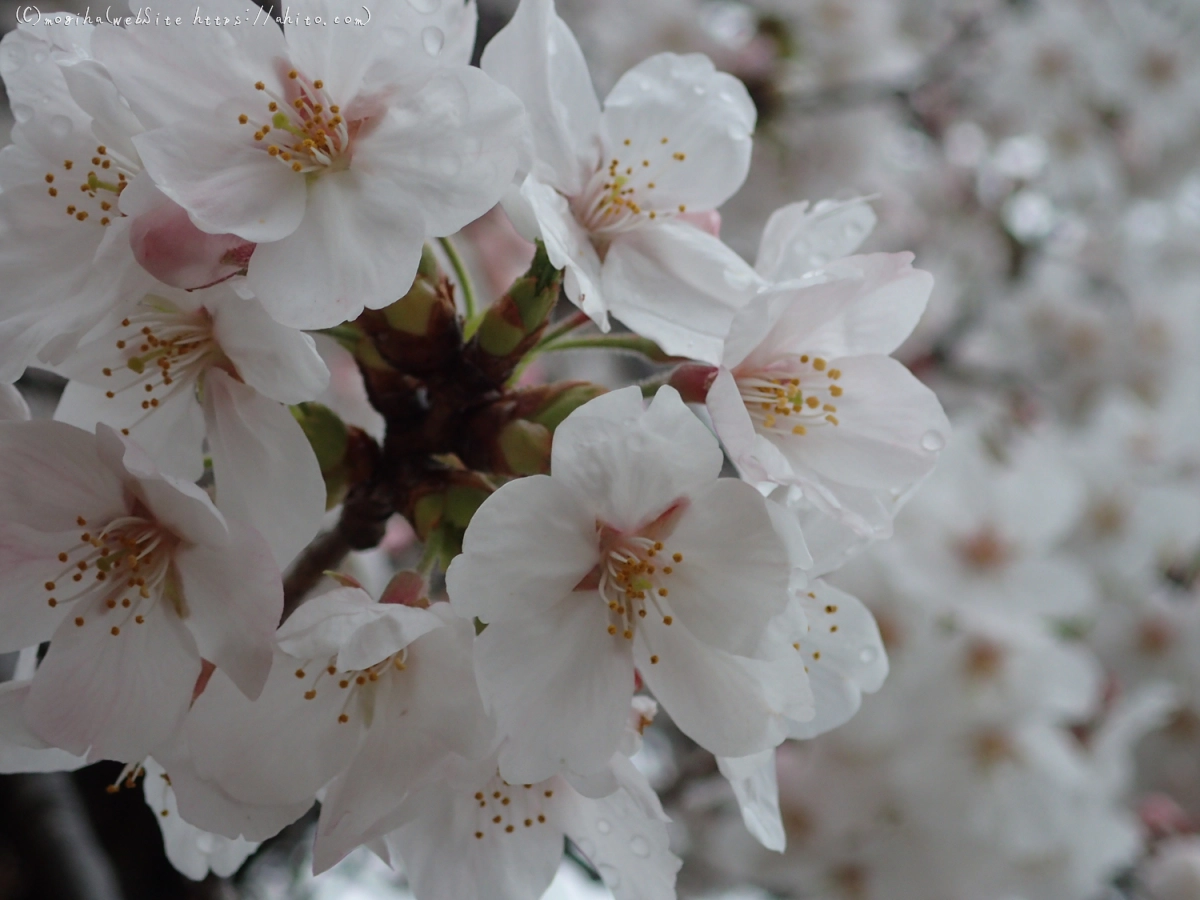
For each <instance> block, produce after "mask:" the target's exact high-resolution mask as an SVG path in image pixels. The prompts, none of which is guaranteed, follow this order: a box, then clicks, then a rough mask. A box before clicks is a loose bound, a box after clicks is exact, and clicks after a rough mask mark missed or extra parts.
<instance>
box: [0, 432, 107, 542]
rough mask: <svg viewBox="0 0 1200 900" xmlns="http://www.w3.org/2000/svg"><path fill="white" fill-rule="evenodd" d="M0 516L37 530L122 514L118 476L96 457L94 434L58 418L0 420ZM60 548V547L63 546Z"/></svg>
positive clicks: (65, 526)
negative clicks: (28, 420)
mask: <svg viewBox="0 0 1200 900" xmlns="http://www.w3.org/2000/svg"><path fill="white" fill-rule="evenodd" d="M0 459H3V460H4V465H3V466H0V521H5V522H20V523H22V524H24V525H28V526H30V527H31V528H36V529H38V530H39V531H57V530H61V529H67V528H72V529H73V528H74V527H75V520H76V518H77V517H79V516H82V517H83V518H84V519H85V520H87V521H88V522H89V523H92V524H98V523H104V522H108V521H109V520H111V519H114V518H116V517H117V516H121V515H124V514H125V510H126V507H125V498H124V497H123V496H122V486H121V481H120V479H119V478H117V477H116V476H115V475H114V474H113V473H112V472H111V471H110V470H109V469H108V468H107V467H106V466H105V465H104V464H103V463H102V462H101V461H100V459H99V458H98V457H97V453H96V439H95V437H93V436H92V435H91V434H88V433H87V432H86V431H82V430H80V429H78V428H73V427H71V426H70V425H64V424H62V423H61V422H44V421H41V422H0ZM64 549H65V548H64Z"/></svg>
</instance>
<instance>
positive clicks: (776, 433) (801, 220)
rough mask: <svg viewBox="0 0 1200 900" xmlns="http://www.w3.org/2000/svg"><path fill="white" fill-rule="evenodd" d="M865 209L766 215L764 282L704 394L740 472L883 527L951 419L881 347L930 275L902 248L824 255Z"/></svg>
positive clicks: (850, 242)
mask: <svg viewBox="0 0 1200 900" xmlns="http://www.w3.org/2000/svg"><path fill="white" fill-rule="evenodd" d="M863 209H866V207H865V206H862V205H861V204H849V205H841V206H838V205H832V206H823V205H821V204H818V206H817V207H816V208H815V209H814V210H813V211H812V212H807V210H806V204H796V205H794V206H792V207H784V208H783V209H780V210H778V211H776V212H775V214H774V215H773V216H772V217H771V220H770V221H769V222H768V223H767V228H766V231H765V232H764V233H763V239H762V245H761V246H760V248H759V262H758V270H759V274H760V275H762V276H763V277H764V278H765V279H767V280H768V281H769V282H770V283H771V284H772V287H771V288H769V289H766V290H764V291H763V292H761V293H760V294H759V295H758V296H757V297H756V298H755V299H754V300H753V301H752V302H751V303H750V304H748V305H747V306H745V307H744V308H743V309H742V310H741V311H740V312H739V313H738V315H737V318H736V319H735V320H734V323H733V326H732V328H731V330H730V333H729V337H728V339H727V341H726V343H725V348H724V353H723V356H722V358H721V367H720V370H719V372H718V373H717V374H716V376H715V378H714V379H713V382H712V386H711V388H710V389H709V391H708V395H707V403H708V409H709V413H710V415H711V416H712V420H713V425H714V427H715V428H716V430H717V434H718V436H719V437H720V438H721V440H722V442H723V443H724V444H725V446H726V448H727V449H728V451H729V453H730V456H731V457H732V458H733V460H734V462H735V463H736V464H737V466H738V468H739V470H740V471H741V472H742V474H743V477H745V478H747V479H749V480H751V481H754V482H762V483H765V484H774V485H783V486H789V487H797V488H799V489H801V491H802V493H803V496H804V497H805V498H807V499H808V500H809V501H810V502H811V503H813V504H815V505H816V506H817V507H818V508H820V509H822V510H824V511H826V512H829V513H831V514H835V515H838V516H840V517H842V518H843V519H844V520H845V521H846V522H847V523H848V524H850V525H851V526H852V527H853V528H854V529H855V530H856V531H859V532H861V533H866V534H873V535H876V536H885V535H886V534H887V533H889V530H890V523H891V516H892V514H893V512H894V508H895V506H896V503H895V500H894V498H895V497H896V496H897V495H900V494H902V493H903V492H904V491H905V490H906V489H908V488H910V487H911V486H912V485H913V484H914V483H915V482H917V481H918V480H920V479H921V478H922V477H923V476H924V475H926V474H927V473H928V472H929V471H930V469H931V468H932V467H933V464H934V462H935V461H936V459H937V455H938V452H939V451H940V450H941V448H942V447H943V446H945V442H946V436H947V435H948V434H949V430H950V425H949V423H948V422H947V420H946V416H945V413H943V412H942V408H941V405H940V404H939V403H938V401H937V398H936V397H935V396H934V394H933V392H932V391H930V390H929V389H928V388H927V387H925V386H924V385H922V384H921V383H920V382H919V381H918V380H917V379H916V378H915V377H914V376H913V375H912V374H911V373H910V372H909V371H908V370H907V369H906V368H905V367H904V366H903V365H902V364H901V363H899V362H897V361H896V360H894V359H891V358H890V357H889V356H888V355H887V354H889V353H891V352H892V351H894V350H895V349H896V348H897V347H898V346H899V345H900V343H901V341H903V340H904V339H905V338H906V337H907V336H908V334H909V333H910V332H911V331H912V329H913V327H914V326H915V325H916V323H917V320H918V318H919V317H920V315H921V313H922V311H923V310H924V309H925V303H926V300H927V299H928V297H929V292H930V289H931V288H932V284H933V280H932V278H931V277H930V276H929V275H928V274H927V273H925V272H921V271H919V270H915V269H913V268H912V267H911V261H912V257H911V255H908V254H872V255H869V256H851V257H846V258H843V259H837V260H836V261H833V262H831V261H830V259H831V256H830V255H827V254H829V253H831V252H832V253H836V252H838V251H840V250H842V249H846V248H849V249H850V250H853V249H854V247H855V246H857V243H858V242H859V241H861V239H862V237H863V236H864V235H865V234H866V232H867V230H869V227H870V223H871V222H872V221H873V217H869V218H867V219H866V220H865V221H855V220H854V218H853V217H854V216H855V215H856V214H857V216H858V218H859V219H860V220H861V219H862V212H861V210H863ZM867 212H868V214H869V210H867ZM831 231H832V232H833V234H834V235H835V237H833V238H831V237H830V236H829V233H830V232H831ZM845 235H849V237H846V236H845ZM817 267H819V268H817Z"/></svg>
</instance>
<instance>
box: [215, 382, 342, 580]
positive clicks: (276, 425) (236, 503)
mask: <svg viewBox="0 0 1200 900" xmlns="http://www.w3.org/2000/svg"><path fill="white" fill-rule="evenodd" d="M204 391H205V396H204V413H205V420H206V422H207V425H208V446H209V450H210V451H211V453H212V459H213V475H214V476H215V479H216V486H217V498H216V499H217V508H218V509H220V510H221V512H222V513H224V514H225V515H226V516H227V517H228V518H229V519H230V520H238V521H241V522H243V523H245V524H247V525H249V526H251V527H252V528H253V529H255V530H256V531H257V532H258V533H259V534H261V535H262V536H263V537H264V538H266V540H267V543H268V544H269V545H270V547H271V551H272V553H274V555H275V562H276V564H277V565H278V567H279V568H280V569H283V568H285V567H286V566H287V564H288V563H290V562H291V561H292V560H293V559H294V558H295V556H296V554H298V553H299V552H300V551H301V550H303V549H304V548H305V547H306V546H307V545H308V542H309V541H310V540H312V538H313V536H314V535H315V534H316V533H317V530H318V529H319V528H320V527H321V520H322V519H323V518H324V516H325V479H324V478H323V477H322V476H321V467H320V465H318V463H317V457H316V455H315V454H314V453H313V450H312V446H311V445H310V444H309V442H308V438H307V437H305V435H304V431H303V430H302V429H301V428H300V424H299V423H298V422H297V421H296V419H295V417H293V416H292V414H291V412H290V411H289V410H288V408H287V407H286V406H283V405H282V404H280V403H277V402H276V401H274V400H271V399H270V398H268V397H264V396H263V395H262V394H260V393H258V391H256V390H254V388H252V387H250V386H249V385H246V384H242V383H241V382H240V381H234V380H233V379H232V378H230V377H229V376H228V375H226V374H225V372H223V371H221V370H220V369H212V370H210V371H209V373H208V377H207V378H206V379H205V385H204Z"/></svg>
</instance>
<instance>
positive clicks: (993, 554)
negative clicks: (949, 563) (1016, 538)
mask: <svg viewBox="0 0 1200 900" xmlns="http://www.w3.org/2000/svg"><path fill="white" fill-rule="evenodd" d="M957 550H958V555H959V557H960V558H961V559H962V560H963V562H965V563H966V564H967V565H968V566H970V567H971V568H972V569H975V570H976V571H979V572H992V571H995V570H996V569H999V568H1001V567H1002V566H1004V565H1005V564H1006V563H1007V562H1008V561H1009V559H1010V558H1011V551H1010V549H1009V547H1008V545H1007V544H1006V543H1005V542H1004V540H1003V538H1001V537H1000V535H999V534H998V533H997V532H996V529H995V528H993V527H992V526H991V525H985V526H984V527H983V528H981V529H980V530H979V531H977V532H976V533H975V534H973V535H970V536H969V537H966V538H964V539H962V540H960V541H959V542H958V546H957Z"/></svg>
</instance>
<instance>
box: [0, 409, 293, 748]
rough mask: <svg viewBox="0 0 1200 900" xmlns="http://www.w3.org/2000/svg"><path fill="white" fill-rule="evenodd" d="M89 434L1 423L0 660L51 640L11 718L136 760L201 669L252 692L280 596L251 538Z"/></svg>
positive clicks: (118, 445) (125, 447) (130, 448)
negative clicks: (19, 716)
mask: <svg viewBox="0 0 1200 900" xmlns="http://www.w3.org/2000/svg"><path fill="white" fill-rule="evenodd" d="M97 432H98V433H97V434H96V435H94V436H93V435H91V434H89V433H87V432H85V431H81V430H79V429H77V428H73V427H71V426H69V425H65V424H62V423H58V422H19V423H4V424H0V446H2V447H3V455H4V459H5V466H4V471H3V473H2V474H0V558H2V559H3V569H4V571H5V573H6V576H7V577H6V579H5V583H4V588H3V594H2V599H0V617H2V619H3V625H2V627H0V634H2V635H3V638H2V640H0V650H6V651H7V650H17V649H21V648H23V647H29V646H32V645H35V644H37V643H39V642H41V641H45V640H47V639H49V640H50V650H49V652H48V653H47V654H46V657H45V659H44V660H43V661H42V663H41V665H40V666H39V667H38V669H37V673H36V675H35V676H34V678H33V683H32V686H31V687H30V689H29V696H28V698H27V700H26V701H25V703H24V707H23V709H24V715H25V717H26V720H27V722H28V725H29V729H30V730H31V731H32V732H33V733H34V734H36V735H37V736H38V737H39V738H40V739H42V740H44V741H46V742H47V743H49V744H52V745H54V746H56V747H60V748H62V749H64V750H67V751H69V752H70V753H72V754H75V755H83V754H87V756H88V759H89V760H96V759H102V758H113V759H125V760H137V759H141V758H142V757H144V756H145V755H146V754H147V752H149V751H150V750H151V749H152V748H154V747H155V746H158V745H159V744H161V743H163V742H165V741H168V740H170V739H171V738H172V736H173V735H174V733H175V731H176V730H177V729H178V727H179V725H180V723H181V721H182V719H183V716H184V713H185V712H186V711H187V708H188V704H189V703H190V702H191V699H192V689H193V686H194V685H195V683H196V679H197V677H198V676H199V675H200V669H201V665H200V663H201V657H203V658H205V659H208V660H211V661H212V662H213V663H215V664H216V665H217V666H218V667H219V668H220V669H221V670H222V671H224V672H225V673H227V674H228V676H229V677H230V678H231V679H232V680H233V682H234V683H235V684H236V685H237V687H238V690H240V691H243V692H245V693H246V694H247V695H252V696H253V695H257V694H258V692H259V691H260V690H261V689H262V686H263V684H264V682H265V681H266V678H267V670H268V668H269V667H270V663H271V650H270V645H271V637H272V635H273V633H274V629H275V624H276V623H277V622H278V620H279V614H280V611H281V608H282V602H283V594H282V589H281V585H280V579H279V569H278V567H277V566H276V565H275V563H274V561H273V559H272V558H271V553H270V549H269V547H268V546H267V543H266V541H265V540H264V539H263V538H262V537H260V536H259V535H258V534H257V533H256V532H254V531H253V530H251V529H250V528H248V527H246V526H244V525H242V524H240V523H238V522H236V521H233V520H226V519H225V518H224V517H223V516H222V515H221V514H220V513H219V512H218V511H217V510H216V508H215V507H214V506H213V505H212V503H211V502H210V501H209V499H208V496H207V495H206V494H204V492H203V491H201V490H200V489H199V488H196V487H194V486H193V485H191V484H189V483H187V482H183V481H179V480H177V479H174V478H171V477H169V476H166V475H162V474H160V473H159V472H158V470H157V469H155V467H154V466H153V464H152V463H151V461H150V459H149V458H148V457H147V456H146V454H145V453H144V452H143V451H142V450H141V449H140V448H139V447H137V445H135V444H132V443H130V442H128V441H126V440H124V439H122V438H121V436H120V435H119V434H118V433H117V432H115V431H113V430H112V429H111V428H108V427H107V426H103V425H101V426H99V427H98V429H97Z"/></svg>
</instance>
